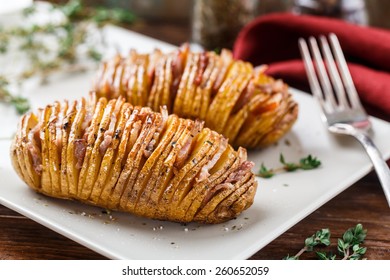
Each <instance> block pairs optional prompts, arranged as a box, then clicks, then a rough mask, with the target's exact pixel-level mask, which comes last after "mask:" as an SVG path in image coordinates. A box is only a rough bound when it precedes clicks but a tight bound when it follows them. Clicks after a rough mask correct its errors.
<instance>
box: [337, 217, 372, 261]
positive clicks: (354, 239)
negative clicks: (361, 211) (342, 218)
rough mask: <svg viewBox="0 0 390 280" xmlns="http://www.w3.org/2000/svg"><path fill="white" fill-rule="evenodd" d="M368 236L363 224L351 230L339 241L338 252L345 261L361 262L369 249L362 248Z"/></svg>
mask: <svg viewBox="0 0 390 280" xmlns="http://www.w3.org/2000/svg"><path fill="white" fill-rule="evenodd" d="M366 236H367V230H365V229H363V226H362V225H361V224H358V225H356V226H355V227H354V228H349V229H348V230H347V231H346V232H345V233H344V234H343V238H342V239H339V240H338V243H337V250H338V252H339V253H340V254H341V255H342V256H343V260H359V259H360V258H361V257H362V256H363V255H364V254H365V253H366V250H367V248H365V247H360V245H361V244H362V243H363V241H364V239H365V238H366Z"/></svg>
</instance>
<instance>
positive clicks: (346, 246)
mask: <svg viewBox="0 0 390 280" xmlns="http://www.w3.org/2000/svg"><path fill="white" fill-rule="evenodd" d="M366 236H367V230H366V229H364V228H363V226H362V225H361V224H357V225H356V226H355V227H351V228H349V229H347V230H346V231H345V232H344V234H343V237H342V238H339V239H338V242H337V251H338V254H339V256H340V259H341V260H360V259H362V258H363V256H364V254H365V253H366V251H367V248H365V247H361V244H362V243H363V242H364V239H365V238H366ZM330 244H331V242H330V231H329V229H321V230H318V231H317V232H316V233H315V234H313V235H312V236H310V237H308V238H306V239H305V243H304V247H303V248H302V249H301V250H299V252H298V253H297V254H295V255H293V256H290V255H287V256H286V257H285V258H284V260H298V259H299V258H300V256H301V255H302V254H303V253H305V252H311V251H314V248H315V247H317V246H321V245H322V246H325V247H328V246H330ZM315 253H316V256H317V258H318V259H320V260H336V259H337V255H336V254H334V253H333V252H323V251H315Z"/></svg>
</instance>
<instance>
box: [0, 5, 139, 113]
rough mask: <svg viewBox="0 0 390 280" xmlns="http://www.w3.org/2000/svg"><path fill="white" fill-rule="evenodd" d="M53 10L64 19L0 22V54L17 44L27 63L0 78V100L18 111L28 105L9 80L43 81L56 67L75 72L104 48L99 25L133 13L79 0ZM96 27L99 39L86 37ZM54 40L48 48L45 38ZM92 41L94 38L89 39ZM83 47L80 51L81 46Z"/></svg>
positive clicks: (129, 19)
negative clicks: (40, 22)
mask: <svg viewBox="0 0 390 280" xmlns="http://www.w3.org/2000/svg"><path fill="white" fill-rule="evenodd" d="M37 5H39V4H37V3H34V4H33V5H32V6H31V7H29V8H27V9H25V10H24V12H23V16H24V17H25V18H26V19H28V17H30V16H32V15H34V14H35V13H36V12H37V9H36V7H37ZM52 12H58V13H62V15H63V17H64V20H62V21H59V22H56V23H53V22H49V23H47V24H43V25H34V24H32V25H28V26H17V27H11V28H2V27H1V26H0V55H1V54H6V53H7V52H8V51H10V45H11V44H12V46H14V45H15V46H17V48H18V49H19V50H20V51H22V52H23V54H24V55H25V57H26V61H27V66H26V67H24V70H23V71H22V72H21V73H18V74H17V75H15V74H14V75H13V76H12V77H8V76H5V77H3V78H2V80H3V81H6V84H4V83H0V102H3V103H7V104H10V105H13V106H15V108H16V109H17V111H18V112H19V113H24V112H25V111H26V110H28V108H29V103H28V100H27V99H25V98H21V97H20V96H18V93H15V94H14V93H13V92H12V93H11V92H10V91H9V89H8V84H22V83H23V82H24V81H25V80H26V79H29V78H31V77H33V76H37V77H40V78H41V81H42V82H46V81H47V80H48V77H49V76H50V75H51V74H52V73H54V72H58V71H63V72H78V71H84V70H86V68H87V66H86V65H87V62H88V61H91V62H99V61H100V60H101V59H102V54H101V53H100V52H99V47H100V48H104V42H105V40H104V38H103V33H102V32H101V28H102V27H103V26H104V25H105V24H107V23H132V22H133V21H134V20H135V15H134V14H133V13H132V12H129V11H126V10H122V9H110V8H105V7H89V6H85V5H84V3H83V1H82V0H70V1H68V2H67V3H65V4H53V7H52ZM93 29H95V30H96V31H97V32H98V33H99V36H98V37H100V42H91V40H88V38H89V36H90V35H91V30H93ZM48 39H50V41H53V43H55V44H53V45H58V47H57V48H49V47H48V46H47V43H46V42H47V40H48ZM92 41H93V40H92ZM82 49H83V50H85V51H81V50H82Z"/></svg>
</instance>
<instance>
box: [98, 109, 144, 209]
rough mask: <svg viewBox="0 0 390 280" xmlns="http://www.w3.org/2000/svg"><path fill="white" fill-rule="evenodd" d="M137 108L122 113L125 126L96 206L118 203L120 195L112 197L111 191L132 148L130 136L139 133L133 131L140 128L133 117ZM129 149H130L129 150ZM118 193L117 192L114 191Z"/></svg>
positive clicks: (109, 205) (136, 112)
mask: <svg viewBox="0 0 390 280" xmlns="http://www.w3.org/2000/svg"><path fill="white" fill-rule="evenodd" d="M138 112H139V108H135V109H134V110H133V107H132V106H128V108H127V109H126V110H125V111H124V118H125V119H126V124H125V127H124V129H123V134H122V136H121V138H120V143H119V146H118V147H117V153H116V158H115V160H114V166H113V167H112V168H111V169H110V171H109V175H108V181H107V182H106V183H105V186H104V188H103V190H102V192H101V195H100V197H99V201H98V203H97V204H100V205H102V204H103V205H105V207H107V208H114V206H112V205H117V204H118V203H119V198H120V195H121V193H120V194H117V195H114V194H113V190H114V189H115V184H116V183H117V180H118V178H119V175H120V173H121V171H122V169H123V168H124V166H125V162H126V159H127V155H128V153H129V151H130V148H131V147H132V145H133V143H129V142H130V141H129V139H130V134H131V133H132V134H133V135H134V134H137V137H138V133H139V131H138V132H137V131H135V130H134V129H133V126H134V127H140V126H141V124H140V122H141V121H139V123H138V124H139V125H136V123H137V119H136V117H135V116H137V115H138ZM129 147H130V148H129ZM116 193H118V191H116Z"/></svg>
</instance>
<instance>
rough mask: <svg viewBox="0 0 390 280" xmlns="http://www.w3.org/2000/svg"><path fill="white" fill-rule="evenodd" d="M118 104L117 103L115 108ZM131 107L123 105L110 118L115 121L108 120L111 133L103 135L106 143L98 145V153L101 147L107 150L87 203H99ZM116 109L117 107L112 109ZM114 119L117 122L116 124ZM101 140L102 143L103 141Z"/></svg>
mask: <svg viewBox="0 0 390 280" xmlns="http://www.w3.org/2000/svg"><path fill="white" fill-rule="evenodd" d="M118 105H119V104H118V103H117V104H116V106H118ZM130 106H131V105H130V104H129V103H125V104H123V106H122V108H120V110H121V111H120V112H119V113H118V116H117V115H114V116H112V118H115V121H114V120H113V119H111V120H110V124H109V129H108V131H110V130H111V131H112V134H111V132H110V133H109V134H107V135H104V137H105V139H106V141H107V143H101V144H100V147H99V149H100V152H101V151H102V145H103V148H104V147H107V150H106V151H105V153H104V156H103V158H102V162H101V165H100V170H99V172H98V177H97V179H96V181H95V184H94V186H93V187H92V192H91V195H90V197H89V198H88V200H89V201H91V202H92V203H93V204H97V203H98V201H99V198H100V196H101V194H102V191H103V188H104V185H105V183H106V181H107V179H108V175H109V174H110V173H111V171H112V169H113V167H114V164H115V159H116V156H117V151H118V145H119V143H120V138H121V137H122V134H123V131H124V128H125V124H126V121H127V118H126V115H127V114H128V110H129V107H130ZM115 110H119V109H117V107H116V108H115V109H114V111H115ZM116 118H117V119H118V121H117V122H116ZM105 139H103V142H104V141H105Z"/></svg>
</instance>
